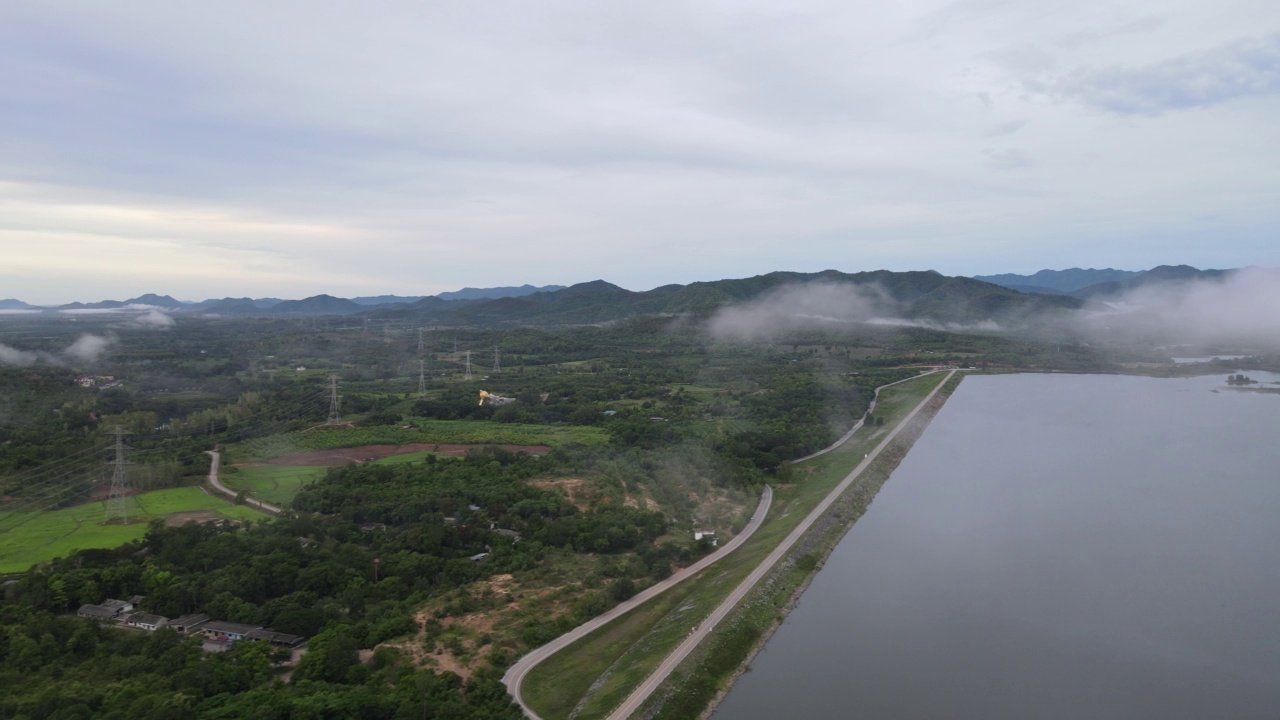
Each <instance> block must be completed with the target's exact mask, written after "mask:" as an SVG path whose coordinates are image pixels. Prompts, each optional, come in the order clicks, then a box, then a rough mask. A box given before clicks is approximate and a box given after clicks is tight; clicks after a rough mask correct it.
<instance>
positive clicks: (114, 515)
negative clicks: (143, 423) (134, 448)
mask: <svg viewBox="0 0 1280 720" xmlns="http://www.w3.org/2000/svg"><path fill="white" fill-rule="evenodd" d="M111 434H113V435H115V436H116V459H115V461H114V465H115V471H114V472H113V473H112V474H111V494H110V495H109V496H107V516H106V522H112V521H113V520H117V519H118V520H119V521H120V524H122V525H124V524H127V523H128V522H129V474H128V473H127V472H126V471H125V466H126V465H128V464H129V461H128V460H126V459H125V455H124V451H125V450H128V449H129V448H128V446H126V445H125V444H124V436H125V435H128V434H129V433H127V432H125V431H124V429H123V428H121V427H120V426H119V425H117V426H116V429H115V430H113V431H112V433H111Z"/></svg>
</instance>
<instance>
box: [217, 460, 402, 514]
mask: <svg viewBox="0 0 1280 720" xmlns="http://www.w3.org/2000/svg"><path fill="white" fill-rule="evenodd" d="M415 454H416V453H415ZM324 471H325V468H323V467H315V466H312V465H257V466H252V467H238V468H235V472H229V473H225V474H223V476H222V478H221V479H222V482H223V483H225V484H226V485H227V487H230V488H231V489H232V490H248V491H249V494H250V495H252V496H253V497H255V498H257V499H259V500H265V501H266V502H269V503H271V504H272V505H285V504H287V503H289V502H292V501H293V497H294V496H295V495H297V494H298V490H300V489H301V488H302V486H303V485H306V484H307V483H309V482H311V481H312V480H315V479H316V478H318V477H320V476H321V475H323V474H324Z"/></svg>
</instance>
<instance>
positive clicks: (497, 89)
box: [0, 0, 1280, 303]
mask: <svg viewBox="0 0 1280 720" xmlns="http://www.w3.org/2000/svg"><path fill="white" fill-rule="evenodd" d="M1278 127H1280V10H1277V9H1276V6H1275V3H1274V0H1258V1H1250V2H1244V1H1234V0H1195V1H1188V0H1162V1H1160V2H1152V1H1148V0H1133V1H1131V2H1126V3H1115V2H1101V1H1096V0H1078V1H1077V2H1073V3H1063V2H1042V1H1041V0H1017V1H1016V2H1015V1H1012V0H1009V1H1004V0H960V1H959V2H930V1H928V0H925V1H922V2H901V1H894V2H887V1H884V0H867V1H866V2H857V3H850V2H831V3H824V2H805V1H804V0H800V1H798V2H797V1H789V2H785V3H784V2H767V3H757V2H750V1H744V0H736V1H735V2H697V3H688V2H681V3H667V2H661V1H656V0H650V1H647V2H643V3H598V2H580V3H579V2H555V1H554V0H547V1H544V2H537V3H529V2H512V3H501V2H478V3H442V2H422V1H421V0H410V1H405V2H399V1H393V0H389V1H383V2H378V1H376V0H370V1H368V2H360V3H355V2H343V3H333V2H327V1H325V0H307V1H306V2H300V1H299V2H285V1H283V0H280V1H276V2H262V0H252V1H248V2H236V1H234V0H224V1H221V2H216V3H200V2H184V3H178V2H173V1H172V0H162V1H155V2H151V1H149V0H130V2H128V3H79V2H75V3H72V2H58V1H57V0H50V1H46V2H40V3H17V2H13V3H4V4H0V298H3V297H16V298H19V299H23V300H26V301H27V302H32V303H61V302H69V301H72V300H82V301H91V300H100V299H104V298H113V299H126V298H129V297H134V296H137V295H140V294H142V293H146V292H155V293H160V294H168V295H172V296H174V297H177V298H179V299H184V300H202V299H205V298H209V297H224V296H233V297H239V296H246V295H248V296H253V297H264V296H274V297H286V298H287V297H306V296H309V295H315V294H318V293H322V292H323V293H330V294H334V295H340V296H344V297H352V296H358V295H377V294H383V293H396V294H401V295H426V294H434V293H437V292H441V291H445V290H455V289H458V288H460V287H463V286H473V287H490V286H498V285H519V284H523V283H532V284H535V285H543V284H548V283H555V284H562V285H569V284H573V283H576V282H584V281H588V280H594V279H597V278H599V279H605V280H608V281H610V282H613V283H616V284H618V285H621V286H623V287H627V288H630V289H633V290H645V289H649V288H652V287H656V286H659V285H664V284H667V283H687V282H692V281H696V280H714V279H720V278H725V277H748V276H752V275H757V274H761V273H766V272H770V271H773V270H795V271H818V270H823V269H827V268H834V269H838V270H843V271H847V272H857V271H862V270H875V269H882V268H883V269H889V270H924V269H933V270H937V271H939V272H942V273H944V274H948V275H973V274H994V273H1001V272H1021V273H1031V272H1035V271H1036V270H1039V269H1042V268H1053V269H1062V268H1067V267H1076V266H1079V267H1116V268H1122V269H1143V268H1148V267H1152V266H1155V265H1160V264H1183V263H1185V264H1190V265H1194V266H1197V267H1201V268H1226V267H1242V266H1247V265H1264V266H1276V265H1280V242H1277V240H1278V239H1280V202H1277V201H1276V199H1277V198H1280V130H1277V128H1278Z"/></svg>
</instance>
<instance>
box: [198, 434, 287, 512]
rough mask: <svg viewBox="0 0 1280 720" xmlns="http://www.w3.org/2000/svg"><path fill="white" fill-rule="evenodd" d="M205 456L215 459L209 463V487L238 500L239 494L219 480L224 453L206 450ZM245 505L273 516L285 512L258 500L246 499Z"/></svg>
mask: <svg viewBox="0 0 1280 720" xmlns="http://www.w3.org/2000/svg"><path fill="white" fill-rule="evenodd" d="M204 454H205V455H208V456H209V457H211V458H213V461H212V462H210V463H209V485H211V486H212V487H213V489H214V490H217V491H218V492H220V493H222V494H223V495H227V496H228V497H230V498H231V499H232V500H234V499H235V498H237V497H238V496H239V493H237V492H236V491H235V490H232V489H231V488H229V487H227V486H226V485H223V484H222V481H221V480H219V479H218V467H219V466H220V465H221V464H222V453H220V452H218V451H217V450H205V451H204ZM244 504H245V505H252V506H253V507H256V508H258V509H259V510H261V511H263V512H268V513H271V514H272V515H279V514H280V513H281V512H283V510H281V509H280V508H278V507H276V506H275V505H272V504H271V503H265V502H262V501H261V500H257V499H255V498H251V497H246V498H245V499H244Z"/></svg>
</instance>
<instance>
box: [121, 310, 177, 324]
mask: <svg viewBox="0 0 1280 720" xmlns="http://www.w3.org/2000/svg"><path fill="white" fill-rule="evenodd" d="M129 322H130V323H132V324H133V325H137V326H139V327H144V328H155V329H162V328H170V327H173V325H174V320H173V317H172V316H170V315H166V314H165V313H162V312H160V311H159V310H155V309H152V310H148V311H146V312H145V313H143V314H141V315H139V316H137V317H135V318H134V319H133V320H130V321H129Z"/></svg>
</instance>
